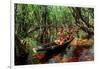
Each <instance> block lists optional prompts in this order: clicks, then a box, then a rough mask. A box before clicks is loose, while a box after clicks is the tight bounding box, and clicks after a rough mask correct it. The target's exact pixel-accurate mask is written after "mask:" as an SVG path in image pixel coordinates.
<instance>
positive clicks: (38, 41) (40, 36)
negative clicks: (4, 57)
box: [14, 4, 94, 65]
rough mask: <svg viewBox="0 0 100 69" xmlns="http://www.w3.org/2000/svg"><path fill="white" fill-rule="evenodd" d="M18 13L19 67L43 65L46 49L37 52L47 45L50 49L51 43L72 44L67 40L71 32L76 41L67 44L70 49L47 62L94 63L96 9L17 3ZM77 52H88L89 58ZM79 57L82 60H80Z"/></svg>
mask: <svg viewBox="0 0 100 69" xmlns="http://www.w3.org/2000/svg"><path fill="white" fill-rule="evenodd" d="M14 10H15V33H14V34H15V64H16V65H24V64H38V63H42V61H40V60H39V58H38V57H40V58H41V56H44V54H41V53H44V52H45V51H46V50H45V49H44V51H37V50H35V49H37V48H40V47H43V46H45V45H46V46H47V47H48V44H49V47H52V46H53V45H52V43H55V44H54V46H59V45H60V46H64V45H63V44H64V43H66V41H68V39H66V41H65V38H66V36H67V35H69V33H68V32H71V33H72V38H74V39H73V40H72V41H71V42H70V43H69V44H67V46H68V47H66V48H65V50H63V52H62V51H61V52H60V53H58V54H57V55H54V56H52V57H51V58H49V60H48V61H46V62H43V63H56V62H74V61H81V60H82V61H83V60H84V61H86V60H93V40H94V38H93V36H94V9H93V8H84V7H66V6H52V5H49V6H47V5H32V4H15V9H14ZM58 34H60V35H61V36H60V35H58ZM60 37H64V38H63V39H64V41H63V39H62V40H61V41H60V43H58V40H59V38H60ZM57 49H58V48H57ZM83 49H84V50H83ZM54 50H55V49H54ZM77 50H78V51H79V52H81V53H82V52H83V51H86V52H88V53H89V55H82V56H79V54H80V53H79V52H77ZM91 50H92V51H91ZM53 53H55V52H53ZM91 53H92V55H91ZM37 54H38V56H37ZM49 55H52V54H49ZM85 56H88V58H85ZM81 57H84V58H85V59H84V58H81ZM77 58H81V59H80V60H77ZM44 59H45V58H44Z"/></svg>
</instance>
